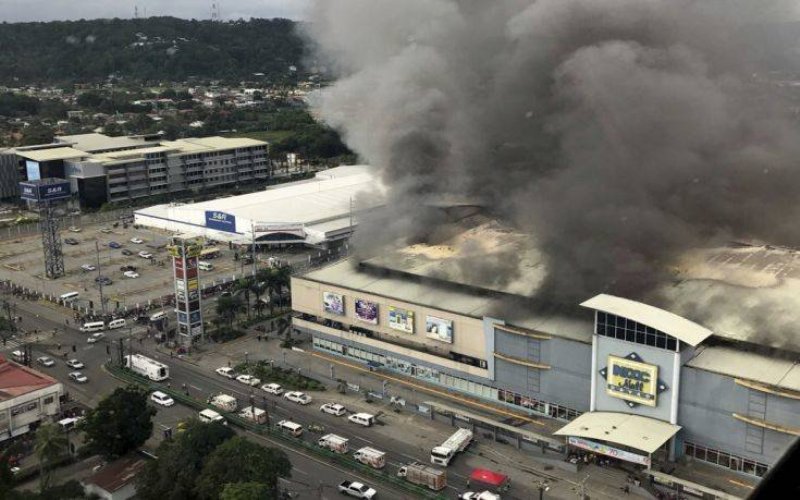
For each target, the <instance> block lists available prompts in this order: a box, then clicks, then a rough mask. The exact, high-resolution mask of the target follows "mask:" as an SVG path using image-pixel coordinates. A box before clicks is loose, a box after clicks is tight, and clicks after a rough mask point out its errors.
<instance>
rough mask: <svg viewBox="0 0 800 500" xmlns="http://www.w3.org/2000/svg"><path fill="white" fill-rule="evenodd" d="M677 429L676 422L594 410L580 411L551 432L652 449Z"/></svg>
mask: <svg viewBox="0 0 800 500" xmlns="http://www.w3.org/2000/svg"><path fill="white" fill-rule="evenodd" d="M679 430H681V428H680V426H678V425H672V424H669V423H667V422H664V421H661V420H656V419H654V418H648V417H640V416H639V415H630V414H627V413H613V412H602V411H596V412H591V413H584V414H583V415H581V416H580V417H578V418H576V419H575V420H573V421H572V422H570V423H568V424H567V425H565V426H564V427H562V428H561V429H559V430H558V431H556V432H555V433H554V434H555V435H556V436H577V437H582V438H586V439H598V440H601V441H608V442H610V443H616V444H621V445H623V446H628V447H630V448H634V449H637V450H641V451H644V452H646V453H653V452H654V451H656V450H657V449H658V448H659V447H661V445H663V444H664V443H666V442H667V441H668V440H669V438H671V437H672V436H674V435H675V434H676V433H677V432H678V431H679Z"/></svg>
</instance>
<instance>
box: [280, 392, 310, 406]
mask: <svg viewBox="0 0 800 500" xmlns="http://www.w3.org/2000/svg"><path fill="white" fill-rule="evenodd" d="M283 397H284V398H286V399H288V400H289V401H292V402H294V403H297V404H301V405H307V404H308V403H310V402H311V396H309V395H308V394H306V393H305V392H300V391H289V392H287V393H286V394H284V395H283Z"/></svg>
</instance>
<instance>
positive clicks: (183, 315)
mask: <svg viewBox="0 0 800 500" xmlns="http://www.w3.org/2000/svg"><path fill="white" fill-rule="evenodd" d="M188 319H189V316H188V315H187V314H186V313H185V312H183V311H178V323H188Z"/></svg>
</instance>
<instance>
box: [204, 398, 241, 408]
mask: <svg viewBox="0 0 800 500" xmlns="http://www.w3.org/2000/svg"><path fill="white" fill-rule="evenodd" d="M208 404H210V405H211V406H216V407H217V408H219V409H220V410H222V411H236V407H237V406H238V402H237V401H236V398H235V397H233V396H229V395H227V394H217V395H215V396H211V397H210V398H209V399H208Z"/></svg>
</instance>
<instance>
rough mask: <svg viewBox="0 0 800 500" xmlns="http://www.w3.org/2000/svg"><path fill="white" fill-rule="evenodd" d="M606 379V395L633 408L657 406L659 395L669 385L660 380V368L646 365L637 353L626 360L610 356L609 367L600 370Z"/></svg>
mask: <svg viewBox="0 0 800 500" xmlns="http://www.w3.org/2000/svg"><path fill="white" fill-rule="evenodd" d="M600 375H602V376H603V378H605V379H606V393H607V394H608V395H609V396H611V397H614V398H618V399H622V400H624V401H625V402H626V404H627V405H628V406H629V407H631V408H633V407H635V406H636V405H640V404H641V405H646V406H656V404H657V403H658V394H659V393H661V392H664V391H666V390H667V385H666V384H664V382H662V381H660V380H659V379H658V366H657V365H650V364H647V363H644V362H643V361H642V358H640V357H639V355H638V354H636V353H630V354H628V355H627V356H626V357H624V358H620V357H618V356H608V365H607V366H606V367H605V368H603V369H601V370H600Z"/></svg>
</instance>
